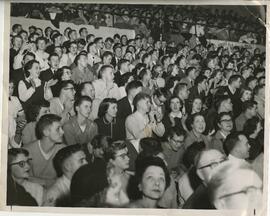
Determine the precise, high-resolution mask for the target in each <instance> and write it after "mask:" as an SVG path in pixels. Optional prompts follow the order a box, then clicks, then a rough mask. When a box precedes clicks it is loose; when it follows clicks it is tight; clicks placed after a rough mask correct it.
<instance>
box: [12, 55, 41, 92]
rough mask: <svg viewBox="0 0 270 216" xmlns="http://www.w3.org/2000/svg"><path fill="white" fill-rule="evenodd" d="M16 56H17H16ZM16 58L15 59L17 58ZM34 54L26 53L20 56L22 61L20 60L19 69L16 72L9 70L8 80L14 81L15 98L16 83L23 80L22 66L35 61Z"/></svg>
mask: <svg viewBox="0 0 270 216" xmlns="http://www.w3.org/2000/svg"><path fill="white" fill-rule="evenodd" d="M17 56H18V55H17ZM17 56H16V57H17ZM16 57H15V61H16ZM35 57H36V56H35V54H34V53H31V52H27V53H25V54H24V55H23V56H22V60H21V67H19V68H18V69H16V70H10V71H9V72H10V75H9V76H10V77H9V78H10V79H12V80H14V95H15V96H17V95H18V83H19V81H20V80H23V79H24V69H23V68H24V66H25V64H26V63H27V62H29V61H31V60H34V59H35Z"/></svg>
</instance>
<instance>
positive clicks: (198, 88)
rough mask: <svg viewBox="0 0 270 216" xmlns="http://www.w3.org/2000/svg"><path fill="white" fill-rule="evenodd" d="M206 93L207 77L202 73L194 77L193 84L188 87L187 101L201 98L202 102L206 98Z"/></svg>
mask: <svg viewBox="0 0 270 216" xmlns="http://www.w3.org/2000/svg"><path fill="white" fill-rule="evenodd" d="M206 93H207V77H206V76H204V75H199V76H198V77H196V79H195V83H194V86H193V87H191V89H190V94H189V98H188V99H189V101H193V99H194V98H198V97H199V98H201V100H202V102H203V103H204V102H205V100H206V96H207V95H206Z"/></svg>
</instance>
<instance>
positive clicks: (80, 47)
mask: <svg viewBox="0 0 270 216" xmlns="http://www.w3.org/2000/svg"><path fill="white" fill-rule="evenodd" d="M76 41H77V46H78V52H82V51H83V50H84V48H85V46H86V42H85V40H84V39H82V38H79V39H77V40H76Z"/></svg>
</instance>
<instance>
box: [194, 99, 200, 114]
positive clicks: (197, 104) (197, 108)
mask: <svg viewBox="0 0 270 216" xmlns="http://www.w3.org/2000/svg"><path fill="white" fill-rule="evenodd" d="M201 110H202V100H201V99H200V98H195V99H194V101H193V103H192V113H198V112H201Z"/></svg>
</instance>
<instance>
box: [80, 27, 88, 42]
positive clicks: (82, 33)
mask: <svg viewBox="0 0 270 216" xmlns="http://www.w3.org/2000/svg"><path fill="white" fill-rule="evenodd" d="M79 35H80V38H81V39H84V40H85V41H86V38H87V35H88V31H87V28H85V27H82V28H80V29H79Z"/></svg>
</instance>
